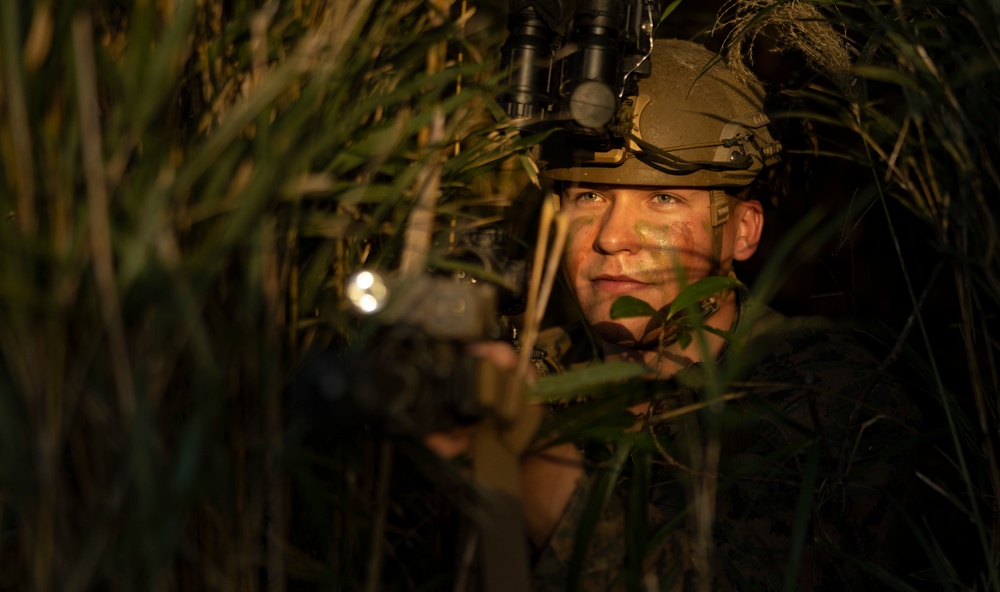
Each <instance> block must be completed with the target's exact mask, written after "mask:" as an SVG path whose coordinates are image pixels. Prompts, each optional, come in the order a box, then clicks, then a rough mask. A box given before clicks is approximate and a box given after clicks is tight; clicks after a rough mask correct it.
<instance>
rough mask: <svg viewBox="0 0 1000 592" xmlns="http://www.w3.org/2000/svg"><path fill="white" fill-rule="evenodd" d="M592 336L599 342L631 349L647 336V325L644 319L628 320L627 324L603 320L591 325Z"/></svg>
mask: <svg viewBox="0 0 1000 592" xmlns="http://www.w3.org/2000/svg"><path fill="white" fill-rule="evenodd" d="M591 327H592V328H593V329H594V335H595V336H596V337H597V338H598V339H600V340H601V341H603V342H605V343H608V344H611V345H618V346H621V347H629V348H633V347H636V346H638V345H639V344H640V342H641V341H642V337H643V336H644V335H646V334H647V329H648V327H647V323H646V321H645V320H644V319H638V318H637V319H630V320H629V321H627V322H624V323H623V322H621V321H610V320H604V321H600V322H597V323H593V324H591Z"/></svg>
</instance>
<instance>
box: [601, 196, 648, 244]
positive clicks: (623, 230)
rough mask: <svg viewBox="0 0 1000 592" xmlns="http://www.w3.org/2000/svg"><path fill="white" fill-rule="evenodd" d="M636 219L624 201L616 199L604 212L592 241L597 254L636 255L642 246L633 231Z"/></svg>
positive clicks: (637, 235)
mask: <svg viewBox="0 0 1000 592" xmlns="http://www.w3.org/2000/svg"><path fill="white" fill-rule="evenodd" d="M635 223H636V218H635V215H634V212H631V211H630V209H629V207H628V204H627V203H625V201H624V200H620V199H616V200H614V202H612V205H611V207H609V208H608V209H607V210H606V211H605V212H604V217H603V219H602V220H601V225H600V228H599V229H598V231H597V236H596V237H595V239H594V249H595V250H596V251H598V252H599V253H606V254H615V253H629V254H631V253H636V252H638V251H639V249H640V248H641V246H642V243H641V239H640V237H639V234H638V233H637V232H636V229H635Z"/></svg>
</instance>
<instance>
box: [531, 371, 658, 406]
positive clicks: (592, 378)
mask: <svg viewBox="0 0 1000 592" xmlns="http://www.w3.org/2000/svg"><path fill="white" fill-rule="evenodd" d="M648 372H649V368H647V367H645V366H643V365H642V364H635V363H632V362H608V363H606V364H597V365H594V366H588V367H586V368H581V369H579V370H571V371H569V372H566V373H565V374H553V375H551V376H543V377H541V378H539V379H538V381H537V382H536V383H535V386H533V387H532V388H531V390H529V391H528V396H529V397H531V398H532V399H533V400H537V401H549V400H552V399H558V398H561V397H567V396H570V395H579V394H580V393H581V392H582V391H584V390H586V389H593V388H594V387H599V386H603V385H608V384H615V383H620V382H625V381H627V380H631V379H633V378H639V377H640V376H643V375H644V374H647V373H648Z"/></svg>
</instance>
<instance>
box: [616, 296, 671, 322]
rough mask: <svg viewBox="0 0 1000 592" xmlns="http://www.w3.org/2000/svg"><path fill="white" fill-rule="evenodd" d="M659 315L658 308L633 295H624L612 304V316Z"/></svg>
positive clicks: (625, 317) (623, 317) (621, 317)
mask: <svg viewBox="0 0 1000 592" xmlns="http://www.w3.org/2000/svg"><path fill="white" fill-rule="evenodd" d="M631 317H659V313H658V312H656V309H655V308H653V307H652V306H650V305H649V304H648V303H647V302H645V301H642V300H639V299H638V298H635V297H633V296H622V297H621V298H619V299H618V300H615V301H614V303H613V304H612V305H611V318H613V319H627V318H631Z"/></svg>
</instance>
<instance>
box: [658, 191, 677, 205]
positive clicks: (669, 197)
mask: <svg viewBox="0 0 1000 592" xmlns="http://www.w3.org/2000/svg"><path fill="white" fill-rule="evenodd" d="M652 201H653V203H655V204H663V205H670V204H675V203H680V202H681V198H679V197H677V196H676V195H674V194H672V193H657V194H655V195H653V198H652Z"/></svg>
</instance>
